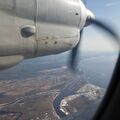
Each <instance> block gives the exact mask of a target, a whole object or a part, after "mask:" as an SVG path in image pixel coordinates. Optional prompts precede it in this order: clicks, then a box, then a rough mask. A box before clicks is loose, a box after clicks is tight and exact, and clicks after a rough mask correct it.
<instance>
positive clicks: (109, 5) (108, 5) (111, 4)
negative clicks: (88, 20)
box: [105, 2, 118, 7]
mask: <svg viewBox="0 0 120 120" xmlns="http://www.w3.org/2000/svg"><path fill="white" fill-rule="evenodd" d="M117 4H118V3H117V2H111V3H106V4H105V6H106V7H112V6H116V5H117Z"/></svg>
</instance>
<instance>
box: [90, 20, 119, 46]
mask: <svg viewBox="0 0 120 120" xmlns="http://www.w3.org/2000/svg"><path fill="white" fill-rule="evenodd" d="M90 22H91V23H92V24H93V25H94V26H95V27H97V28H100V29H101V30H103V31H105V32H106V33H108V34H109V35H110V36H111V37H113V38H114V39H115V40H116V42H117V44H118V45H119V42H120V41H119V40H120V39H119V36H118V34H117V33H116V32H115V31H114V30H113V29H112V28H111V27H110V26H108V25H106V24H105V23H104V22H102V21H99V20H96V19H90Z"/></svg>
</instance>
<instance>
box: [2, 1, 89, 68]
mask: <svg viewBox="0 0 120 120" xmlns="http://www.w3.org/2000/svg"><path fill="white" fill-rule="evenodd" d="M88 13H90V11H89V10H87V9H86V7H85V6H84V4H83V3H82V1H81V0H0V70H3V69H6V68H9V67H12V66H14V65H16V64H18V63H20V62H21V61H22V60H24V59H30V58H35V57H39V56H46V55H53V54H58V53H62V52H65V51H67V50H70V49H72V48H74V47H75V46H76V45H77V43H78V42H79V37H80V34H79V33H80V30H81V29H82V28H83V27H84V25H85V22H86V19H87V17H88Z"/></svg>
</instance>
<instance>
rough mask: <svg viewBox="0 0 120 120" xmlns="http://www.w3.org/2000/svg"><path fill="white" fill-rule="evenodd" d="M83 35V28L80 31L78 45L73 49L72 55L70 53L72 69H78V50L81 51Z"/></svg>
mask: <svg viewBox="0 0 120 120" xmlns="http://www.w3.org/2000/svg"><path fill="white" fill-rule="evenodd" d="M82 35H83V29H82V30H81V31H80V39H79V42H78V44H77V45H76V47H75V48H73V49H72V52H71V55H70V68H71V69H72V70H75V69H76V65H77V59H78V52H79V46H80V42H81V40H82Z"/></svg>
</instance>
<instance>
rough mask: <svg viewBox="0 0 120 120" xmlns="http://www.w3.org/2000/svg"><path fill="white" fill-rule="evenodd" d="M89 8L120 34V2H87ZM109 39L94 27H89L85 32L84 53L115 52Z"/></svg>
mask: <svg viewBox="0 0 120 120" xmlns="http://www.w3.org/2000/svg"><path fill="white" fill-rule="evenodd" d="M87 7H88V8H89V9H90V10H91V11H93V13H95V15H96V17H97V18H100V19H102V20H105V21H106V22H107V24H110V25H111V26H113V27H114V29H115V30H116V31H117V32H118V33H120V13H119V12H120V0H87ZM111 23H112V24H111ZM109 39H110V38H109V37H108V36H106V35H105V34H103V32H101V31H99V30H97V29H95V28H94V27H93V26H91V27H87V28H86V29H85V32H84V37H83V42H82V49H83V50H84V51H113V50H114V49H115V47H113V43H110V42H109Z"/></svg>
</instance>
